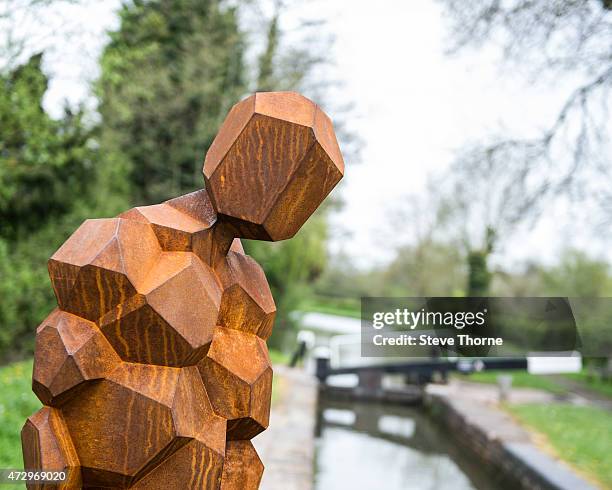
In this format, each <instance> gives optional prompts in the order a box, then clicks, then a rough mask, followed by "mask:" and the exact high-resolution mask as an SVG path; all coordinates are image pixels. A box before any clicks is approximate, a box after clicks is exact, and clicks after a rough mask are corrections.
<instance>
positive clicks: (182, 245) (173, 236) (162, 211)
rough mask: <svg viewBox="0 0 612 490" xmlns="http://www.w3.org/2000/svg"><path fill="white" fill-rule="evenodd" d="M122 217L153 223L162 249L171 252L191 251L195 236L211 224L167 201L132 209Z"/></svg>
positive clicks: (152, 225)
mask: <svg viewBox="0 0 612 490" xmlns="http://www.w3.org/2000/svg"><path fill="white" fill-rule="evenodd" d="M120 217H121V218H123V219H128V220H134V221H139V222H141V223H149V224H151V227H152V228H153V231H154V232H155V236H156V237H157V240H158V241H159V244H160V246H161V248H162V250H165V251H169V252H191V251H192V250H193V249H192V240H193V236H194V235H196V234H198V233H202V232H203V231H205V230H208V229H209V228H210V226H211V224H210V223H203V222H201V221H198V220H196V219H194V218H192V217H191V216H189V215H187V214H185V213H182V212H181V211H179V210H178V209H176V208H174V207H172V206H170V205H168V204H167V203H162V204H155V205H153V206H141V207H137V208H134V209H130V210H129V211H126V212H125V213H122V214H121V215H120Z"/></svg>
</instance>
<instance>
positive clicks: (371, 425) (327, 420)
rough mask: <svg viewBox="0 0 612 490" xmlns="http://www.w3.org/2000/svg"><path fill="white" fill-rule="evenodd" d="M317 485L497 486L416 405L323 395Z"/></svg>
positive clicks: (461, 489) (322, 489)
mask: <svg viewBox="0 0 612 490" xmlns="http://www.w3.org/2000/svg"><path fill="white" fill-rule="evenodd" d="M317 436H318V438H317V456H316V479H315V488H316V489H317V490H344V489H350V490H372V489H379V488H384V489H385V490H396V489H397V490H399V489H401V490H412V489H414V490H429V489H431V490H468V489H476V490H482V489H492V488H500V485H498V484H495V483H494V482H493V481H492V480H491V477H490V476H489V475H487V474H485V473H483V471H482V465H479V464H478V462H477V461H474V460H471V459H470V457H469V456H468V455H466V454H464V452H463V451H462V450H461V449H460V448H457V447H456V446H454V445H453V444H452V441H451V440H450V439H449V438H448V436H446V435H445V434H444V433H443V432H442V431H441V430H440V429H438V428H437V427H435V426H434V424H433V423H432V421H431V420H430V419H429V418H428V417H427V416H426V415H425V414H423V413H422V412H421V411H419V410H418V409H412V408H405V407H397V406H388V405H376V404H364V403H345V402H332V401H330V400H321V401H320V403H319V417H318V423H317Z"/></svg>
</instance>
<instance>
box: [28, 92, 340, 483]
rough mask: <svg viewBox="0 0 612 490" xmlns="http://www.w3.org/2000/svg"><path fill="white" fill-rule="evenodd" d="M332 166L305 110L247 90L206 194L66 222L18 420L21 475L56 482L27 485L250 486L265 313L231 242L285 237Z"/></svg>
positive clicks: (321, 125) (321, 194) (255, 464)
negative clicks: (71, 225) (53, 305)
mask: <svg viewBox="0 0 612 490" xmlns="http://www.w3.org/2000/svg"><path fill="white" fill-rule="evenodd" d="M343 173H344V163H343V160H342V155H341V153H340V150H339V147H338V144H337V142H336V138H335V135H334V130H333V127H332V123H331V121H330V119H329V118H328V117H327V116H326V115H325V114H324V113H323V111H322V110H321V109H320V108H319V107H318V106H317V105H315V104H314V103H313V102H311V101H310V100H308V99H306V98H305V97H302V96H301V95H299V94H296V93H292V92H284V93H257V94H255V95H252V96H251V97H249V98H247V99H245V100H243V101H242V102H240V103H238V104H236V105H235V106H234V107H233V108H232V110H231V111H230V113H229V115H228V116H227V118H226V119H225V121H224V123H223V125H222V126H221V129H220V131H219V133H218V135H217V137H216V139H215V140H214V142H213V144H212V145H211V147H210V149H209V151H208V153H207V155H206V159H205V162H204V178H205V182H206V188H205V189H202V190H199V191H196V192H193V193H191V194H187V195H185V196H181V197H178V198H176V199H172V200H170V201H167V202H164V203H162V204H156V205H153V206H143V207H137V208H134V209H131V210H129V211H126V212H125V213H122V214H121V215H119V216H118V217H116V218H109V219H94V220H87V221H85V222H84V223H83V224H82V225H81V226H80V227H79V228H78V229H77V230H76V232H75V233H74V234H73V235H72V236H71V237H70V238H69V239H68V240H67V241H66V243H64V245H62V247H61V248H60V249H59V250H58V251H57V252H56V253H55V254H54V255H53V256H52V257H51V259H50V260H49V274H50V277H51V282H52V284H53V288H54V291H55V295H56V297H57V302H58V308H57V309H55V310H54V311H53V312H51V314H50V315H49V316H48V317H47V318H46V319H45V320H44V321H43V322H42V324H41V325H40V326H39V327H38V329H37V334H36V354H35V360H34V372H33V383H32V384H33V390H34V392H35V393H36V395H37V396H38V397H39V398H40V400H41V401H42V402H43V404H44V405H45V406H44V407H43V408H42V409H41V410H40V411H39V412H37V413H36V414H34V415H33V416H32V417H30V418H29V419H28V420H27V421H26V424H25V426H24V428H23V430H22V443H23V454H24V462H25V468H26V469H28V470H35V469H44V470H68V472H69V476H68V481H66V482H64V483H62V484H60V485H58V484H48V483H37V484H30V485H29V488H82V487H105V488H135V489H136V488H137V489H164V490H167V489H181V490H184V489H191V488H194V489H195V488H204V489H219V488H221V489H223V490H232V489H236V490H238V489H240V490H249V489H256V488H258V486H259V481H260V479H261V475H262V472H263V465H262V463H261V461H260V460H259V457H258V455H257V453H256V451H255V449H254V448H253V445H252V444H251V442H250V439H251V438H252V437H254V436H255V435H257V434H258V433H260V432H261V431H263V430H265V428H266V427H267V426H268V417H269V413H270V394H271V388H272V368H271V364H270V358H269V356H268V350H267V346H266V340H267V339H268V337H269V336H270V334H271V332H272V326H273V323H274V315H275V312H276V308H275V305H274V300H273V299H272V295H271V293H270V288H269V286H268V283H267V281H266V278H265V275H264V273H263V270H262V269H261V267H260V266H259V265H258V264H257V263H256V262H255V261H254V260H253V259H251V258H250V257H249V256H247V255H245V254H244V250H243V248H242V245H241V243H240V238H248V239H256V240H271V241H276V240H283V239H286V238H290V237H292V236H293V235H294V234H295V233H296V232H297V231H298V230H299V229H300V227H301V226H302V224H303V223H304V222H305V221H306V220H307V219H308V217H309V216H310V215H311V214H312V213H313V212H314V211H315V209H316V208H317V207H318V206H319V204H320V203H321V202H322V201H323V199H325V197H326V196H327V195H328V194H329V192H330V191H331V190H332V188H333V187H334V186H335V185H336V184H337V183H338V181H339V180H340V179H341V178H342V175H343ZM287 437H291V434H287Z"/></svg>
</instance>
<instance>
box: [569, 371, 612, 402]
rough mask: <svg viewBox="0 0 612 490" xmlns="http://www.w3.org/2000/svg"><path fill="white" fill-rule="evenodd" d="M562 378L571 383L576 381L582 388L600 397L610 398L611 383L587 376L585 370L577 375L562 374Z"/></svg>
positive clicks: (611, 394)
mask: <svg viewBox="0 0 612 490" xmlns="http://www.w3.org/2000/svg"><path fill="white" fill-rule="evenodd" d="M563 376H564V377H565V378H567V379H570V380H572V381H577V382H578V383H580V384H581V385H582V386H583V387H585V388H588V389H589V390H592V391H595V392H597V393H599V394H600V395H604V396H606V397H609V398H612V383H611V382H609V381H604V380H603V379H601V378H599V377H597V376H592V375H589V374H588V372H587V371H586V370H583V371H581V372H579V373H571V374H564V375H563Z"/></svg>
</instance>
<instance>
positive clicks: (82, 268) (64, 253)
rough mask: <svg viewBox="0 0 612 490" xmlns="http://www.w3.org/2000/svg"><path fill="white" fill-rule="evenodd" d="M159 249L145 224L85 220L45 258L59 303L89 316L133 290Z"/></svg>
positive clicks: (97, 315)
mask: <svg viewBox="0 0 612 490" xmlns="http://www.w3.org/2000/svg"><path fill="white" fill-rule="evenodd" d="M160 253H161V249H160V247H159V244H158V242H157V239H156V238H155V233H153V230H152V229H151V227H150V226H148V225H146V224H144V223H139V222H137V221H130V220H123V219H120V218H112V219H96V220H87V221H85V222H84V223H83V224H82V225H81V226H80V227H79V228H78V229H77V231H76V232H75V233H74V234H73V235H72V236H71V237H70V238H69V239H68V240H67V241H66V243H64V245H62V246H61V248H60V249H59V250H58V251H57V252H55V254H53V256H52V257H51V259H50V260H49V275H50V277H51V283H52V284H53V288H54V290H55V294H56V296H57V301H58V304H59V306H60V308H61V309H62V310H64V311H68V312H70V313H74V314H75V315H78V316H81V317H83V318H86V319H88V320H91V321H96V320H98V319H99V318H100V317H101V316H102V315H104V314H105V313H107V312H108V311H109V310H110V309H112V308H113V307H115V306H116V305H117V304H119V303H120V302H122V301H125V300H126V299H127V298H129V297H130V296H132V295H134V294H135V293H136V288H137V287H138V285H139V284H140V283H141V282H142V280H143V279H144V278H145V277H146V275H147V274H148V272H149V270H150V269H151V267H152V266H153V264H154V263H155V262H156V261H157V259H158V257H159V254H160Z"/></svg>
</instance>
